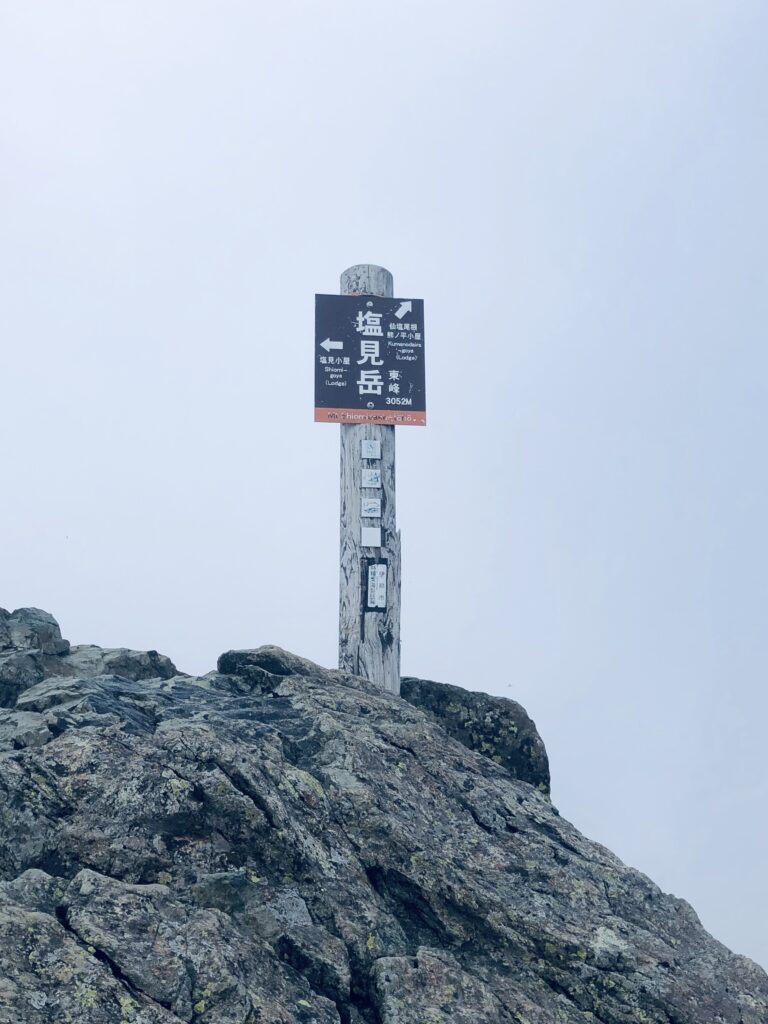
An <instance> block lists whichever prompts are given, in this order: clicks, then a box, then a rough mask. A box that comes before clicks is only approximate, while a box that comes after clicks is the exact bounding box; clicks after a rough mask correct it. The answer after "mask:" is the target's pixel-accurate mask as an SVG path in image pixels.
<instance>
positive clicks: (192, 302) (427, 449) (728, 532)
mask: <svg viewBox="0 0 768 1024" xmlns="http://www.w3.org/2000/svg"><path fill="white" fill-rule="evenodd" d="M767 49H768V7H766V4H765V3H764V2H758V0H719V2H713V0H679V2H675V0H642V2H634V0H629V2H628V0H622V2H621V3H617V4H613V3H606V2H597V0H582V2H581V3H579V4H572V3H566V2H559V3H553V2H543V0H526V2H510V0H499V2H496V3H494V2H487V0H485V2H483V0H475V2H473V3H471V4H465V3H461V4H459V3H456V2H455V0H452V2H448V3H445V2H440V3H438V2H437V0H433V2H418V0H416V2H414V0H410V2H408V3H405V2H402V0H389V2H388V3H387V4H377V5H365V4H360V3H354V4H353V3H346V2H326V3H310V2H308V0H290V2H286V0H282V2H280V3H279V4H278V3H274V4H270V5H269V7H267V6H266V5H264V4H260V3H257V2H255V0H248V2H234V0H229V2H227V0H216V2H214V0H209V2H194V0H193V2H190V0H184V2H181V0H179V2H162V0H146V2H136V0H133V2H131V3H119V2H116V0H113V2H103V0H100V2H96V0H93V2H88V3H84V2H73V0H68V2H66V3H61V2H60V0H35V2H30V0H0V133H1V134H0V147H1V152H0V204H1V206H2V208H1V209H0V231H1V233H2V234H1V237H0V332H1V335H2V337H1V343H0V422H1V423H2V433H3V437H4V444H3V472H2V493H3V497H2V501H1V502H0V538H1V539H2V540H1V543H2V578H1V579H0V604H1V605H3V606H4V607H7V608H14V607H17V606H22V605H37V606H39V607H43V608H46V609H48V610H49V611H51V612H53V613H54V615H56V617H57V618H58V619H59V621H60V622H61V624H62V629H63V632H64V635H65V636H67V637H68V638H69V639H70V640H71V641H72V642H73V643H84V642H92V643H99V644H102V645H104V646H129V647H136V648H157V649H159V650H161V651H163V652H164V653H167V654H169V655H170V656H171V657H173V659H174V660H175V661H176V663H177V665H178V666H179V667H180V668H182V669H184V670H186V671H194V672H203V671H207V670H209V669H211V668H213V667H214V666H215V662H216V658H217V656H218V654H219V653H220V652H222V651H223V650H227V649H229V648H233V647H255V646H258V645H259V644H262V643H277V644H280V645H282V646H285V647H287V648H289V649H291V650H293V651H296V652H297V653H300V654H302V655H305V656H307V657H310V658H313V659H314V660H317V661H319V662H321V663H323V664H326V665H333V664H335V658H336V635H337V592H338V521H337V520H338V428H336V427H333V426H330V425H320V424H317V425H316V424H314V423H313V421H312V395H313V363H312V354H311V353H312V342H313V301H314V293H315V292H316V291H318V292H335V291H338V275H339V273H340V272H341V271H342V270H344V269H345V268H346V267H347V266H349V265H351V264H354V263H362V262H373V263H379V264H382V265H383V266H386V267H387V268H388V269H390V270H391V271H392V272H393V274H394V276H395V294H396V295H397V296H403V297H409V296H417V297H423V298H424V299H425V303H426V306H425V309H426V328H427V335H426V337H427V356H428V364H427V395H428V410H429V421H430V422H429V426H428V427H427V428H426V429H418V428H401V429H399V431H398V502H399V510H398V511H399V516H398V519H399V525H400V528H401V530H402V534H403V577H404V584H403V614H404V621H403V670H404V673H405V674H414V675H421V676H424V677H429V678H434V679H439V680H443V681H445V682H452V683H458V684H459V685H461V686H464V687H467V688H469V689H478V690H485V691H487V692H490V693H496V694H502V695H504V696H509V697H513V698H515V699H517V700H519V701H520V702H521V703H522V704H523V705H524V706H525V707H526V708H527V709H528V710H529V712H530V713H531V715H532V716H533V717H534V718H535V720H536V722H537V724H538V725H539V728H540V730H541V732H542V735H543V737H544V740H545V742H546V744H547V748H548V751H549V755H550V759H551V765H552V774H553V798H554V801H555V803H556V804H557V805H558V807H559V808H560V810H561V811H562V813H563V814H564V815H565V816H567V817H568V818H570V819H571V820H572V821H574V822H575V824H576V825H577V826H578V827H579V828H580V829H582V831H584V832H585V833H586V834H587V835H589V836H591V837H592V838H595V839H598V840H600V841H601V842H603V843H604V844H605V845H607V846H609V847H610V848H611V849H613V850H614V851H615V852H616V853H617V854H618V855H619V856H621V857H622V858H623V859H624V860H625V861H627V862H628V863H630V864H632V865H634V866H636V867H638V868H640V869H642V870H643V871H645V872H646V873H647V874H649V875H650V876H651V877H652V878H653V879H654V880H655V881H657V882H658V883H659V884H660V885H661V886H662V887H663V888H665V889H666V890H668V891H672V892H674V893H676V894H677V895H680V896H684V897H685V898H687V899H688V900H690V901H691V903H692V904H693V905H694V907H695V908H696V909H697V911H698V912H699V914H700V915H701V917H702V920H703V922H704V924H705V925H706V927H707V928H708V929H710V930H711V931H712V932H713V933H714V934H715V935H716V936H717V937H718V938H719V939H721V940H722V941H723V942H725V943H726V944H727V945H729V946H730V947H731V948H733V949H735V950H736V951H738V952H743V953H746V954H748V955H750V956H752V957H753V958H755V959H757V960H759V961H760V962H762V963H763V965H768V937H767V936H766V931H765V919H766V911H767V909H768V881H767V880H766V872H765V857H766V839H767V838H768V837H767V835H766V832H767V831H768V828H767V826H766V796H767V795H768V794H767V793H766V790H767V789H768V784H767V781H766V780H767V774H768V773H767V772H766V766H765V753H764V751H765V730H766V724H765V723H766V715H767V714H768V697H767V696H766V683H767V682H768V678H767V672H766V669H768V657H767V650H766V648H767V646H768V640H767V637H768V629H767V628H766V626H767V624H766V608H767V607H768V582H767V581H768V546H767V545H766V520H767V519H768V479H767V471H766V457H765V446H766V426H768V424H766V418H767V416H766V407H767V403H766V399H767V397H768V396H767V395H766V391H767V390H768V356H767V355H766V352H767V350H768V344H767V342H766V336H765V335H766V331H765V323H766V319H768V317H767V315H766V314H768V298H767V296H768V290H767V289H766V237H768V203H767V202H766V182H768V143H767V142H766V138H767V135H766V124H767V120H766V115H767V114H768V62H767V61H766V52H767Z"/></svg>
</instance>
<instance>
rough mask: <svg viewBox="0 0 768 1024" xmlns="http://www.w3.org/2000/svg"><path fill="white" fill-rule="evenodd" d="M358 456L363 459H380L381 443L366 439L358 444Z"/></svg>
mask: <svg viewBox="0 0 768 1024" xmlns="http://www.w3.org/2000/svg"><path fill="white" fill-rule="evenodd" d="M360 454H361V457H362V458H364V459H380V458H381V441H371V440H369V439H368V438H366V439H365V440H364V441H361V442H360Z"/></svg>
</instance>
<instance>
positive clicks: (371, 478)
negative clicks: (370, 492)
mask: <svg viewBox="0 0 768 1024" xmlns="http://www.w3.org/2000/svg"><path fill="white" fill-rule="evenodd" d="M363 487H381V470H380V469H364V470H363Z"/></svg>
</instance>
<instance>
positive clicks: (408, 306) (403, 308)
mask: <svg viewBox="0 0 768 1024" xmlns="http://www.w3.org/2000/svg"><path fill="white" fill-rule="evenodd" d="M412 309H413V303H412V302H411V301H410V300H409V301H408V302H401V303H400V309H398V310H397V312H396V313H395V317H396V318H397V319H398V320H402V319H403V317H404V316H405V314H406V313H410V312H411V310H412Z"/></svg>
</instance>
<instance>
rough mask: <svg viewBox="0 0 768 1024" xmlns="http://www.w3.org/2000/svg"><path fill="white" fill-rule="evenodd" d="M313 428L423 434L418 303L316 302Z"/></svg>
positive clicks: (345, 298)
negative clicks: (405, 429)
mask: <svg viewBox="0 0 768 1024" xmlns="http://www.w3.org/2000/svg"><path fill="white" fill-rule="evenodd" d="M315 420H316V421H317V422H318V423H384V424H393V425H396V426H424V425H425V424H426V422H427V407H426V403H425V397H424V301H423V299H382V298H379V297H378V296H374V295H316V296H315Z"/></svg>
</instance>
